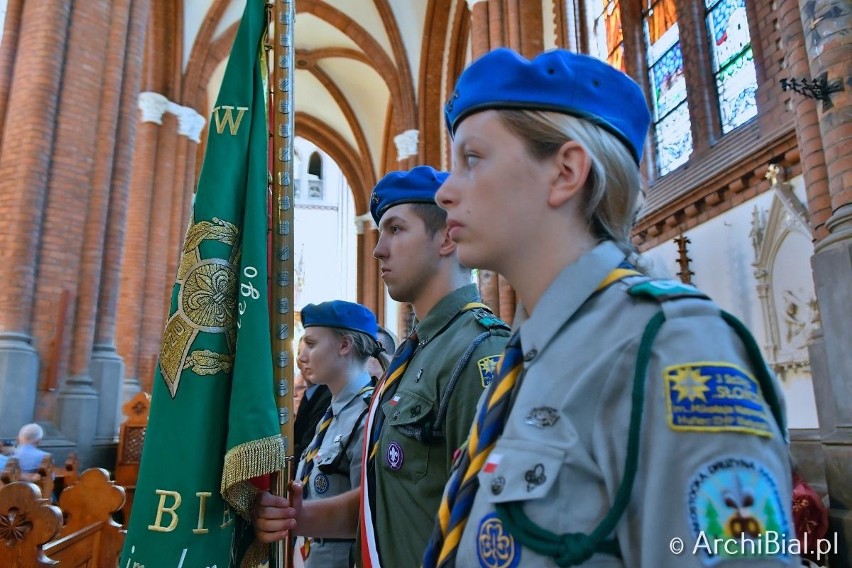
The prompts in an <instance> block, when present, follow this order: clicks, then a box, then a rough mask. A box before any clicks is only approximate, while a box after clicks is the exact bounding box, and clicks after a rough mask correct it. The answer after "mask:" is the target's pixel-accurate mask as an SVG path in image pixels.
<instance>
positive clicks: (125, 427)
mask: <svg viewBox="0 0 852 568" xmlns="http://www.w3.org/2000/svg"><path fill="white" fill-rule="evenodd" d="M150 408H151V395H150V394H148V393H145V392H138V393H136V395H135V396H134V397H133V398H131V399H130V400H128V401H127V402H125V403H124V404H123V405H122V407H121V411H122V412H123V413H124V415H125V416H127V418H126V419H125V420H124V422H123V423H122V424H121V428H120V429H119V432H118V452H116V457H115V482H116V483H117V484H119V485H121V486H122V487H124V491H125V494H126V499H125V501H124V508H123V509H122V513H123V522H124V525H125V526H127V524H128V523H129V522H130V509H131V507H133V495H134V493H135V492H136V478H137V477H139V462H140V461H142V445H143V444H144V442H145V432H146V430H147V428H148V411H149V410H150Z"/></svg>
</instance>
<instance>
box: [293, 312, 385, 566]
mask: <svg viewBox="0 0 852 568" xmlns="http://www.w3.org/2000/svg"><path fill="white" fill-rule="evenodd" d="M302 325H303V326H304V328H305V334H304V336H303V337H302V341H301V349H300V350H299V363H300V364H301V365H302V366H303V368H304V370H305V372H307V373H308V374H309V375H310V377H311V381H312V382H314V383H316V384H319V385H326V386H327V387H328V389H329V391H331V404H330V406H329V407H328V409H327V410H326V411H325V414H324V415H323V417H322V418H321V419H320V421H319V424H317V427H316V431H315V433H314V437H313V440H311V443H310V444H309V445H308V447H307V449H306V450H305V452H304V453H303V455H302V456H301V461H300V462H299V467H298V469H297V470H296V479H297V480H299V481H300V482H301V483H302V486H303V487H304V490H303V491H304V493H303V498H304V499H307V500H316V499H327V498H329V497H334V496H336V495H341V494H343V493H346V492H348V491H351V490H352V489H354V488H357V487H359V486H360V485H361V460H362V455H363V444H362V436H363V433H364V419H365V418H366V415H367V408H368V407H369V404H370V398H371V396H372V394H373V382H372V379H371V377H370V375H369V373H367V369H366V365H367V360H368V359H369V358H370V357H373V356H376V355H378V354H379V353H380V347H379V344H378V340H377V335H376V334H377V329H378V325H377V323H376V318H375V316H374V315H373V313H372V312H371V311H370V310H369V309H368V308H366V307H364V306H362V305H361V304H356V303H353V302H345V301H341V300H335V301H331V302H323V303H321V304H308V305H307V306H305V307H304V308H302ZM354 544H355V539H352V538H330V539H322V538H317V539H310V538H303V537H300V538H299V539H297V541H296V546H295V552H294V554H295V557H296V558H295V561H296V566H305V567H306V568H348V567H350V566H352V561H353V553H354V549H353V546H354ZM302 562H304V564H302Z"/></svg>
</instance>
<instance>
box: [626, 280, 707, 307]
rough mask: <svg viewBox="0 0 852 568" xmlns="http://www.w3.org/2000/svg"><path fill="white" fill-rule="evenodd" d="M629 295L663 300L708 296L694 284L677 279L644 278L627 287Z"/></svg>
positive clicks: (703, 297) (704, 297) (705, 297)
mask: <svg viewBox="0 0 852 568" xmlns="http://www.w3.org/2000/svg"><path fill="white" fill-rule="evenodd" d="M627 293H628V294H630V295H631V296H637V297H643V296H644V297H646V298H651V299H654V300H657V301H658V302H665V301H667V300H675V299H677V298H702V299H705V300H709V299H710V298H709V297H708V296H707V295H706V294H704V293H703V292H702V291H701V290H699V289H698V288H696V287H695V286H690V285H689V284H684V283H682V282H678V281H677V280H646V281H645V282H640V283H638V284H634V285H633V286H631V287H630V288H628V289H627Z"/></svg>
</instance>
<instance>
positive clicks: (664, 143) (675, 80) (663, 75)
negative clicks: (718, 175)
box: [643, 0, 692, 175]
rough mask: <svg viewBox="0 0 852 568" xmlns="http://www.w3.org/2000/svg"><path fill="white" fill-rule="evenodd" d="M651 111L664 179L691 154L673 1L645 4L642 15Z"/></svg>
mask: <svg viewBox="0 0 852 568" xmlns="http://www.w3.org/2000/svg"><path fill="white" fill-rule="evenodd" d="M643 20H644V24H645V43H646V45H647V48H648V69H649V74H650V82H651V87H652V89H653V94H652V102H653V107H654V143H655V146H656V149H657V171H658V172H659V174H660V175H665V174H667V173H669V172H670V171H672V170H673V169H675V168H677V167H678V166H680V165H681V164H683V163H685V162H686V161H687V160H688V159H689V155H690V154H691V153H692V130H691V128H690V118H689V107H688V106H687V103H686V79H685V78H684V74H683V53H682V52H681V49H680V33H679V31H678V26H677V13H676V11H675V6H674V0H649V2H648V8H647V9H646V10H645V11H644V12H643Z"/></svg>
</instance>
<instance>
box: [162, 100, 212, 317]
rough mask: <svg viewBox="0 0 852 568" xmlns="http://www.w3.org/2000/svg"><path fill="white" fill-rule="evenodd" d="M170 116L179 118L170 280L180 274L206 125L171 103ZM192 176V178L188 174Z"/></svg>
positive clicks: (167, 290)
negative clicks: (200, 148)
mask: <svg viewBox="0 0 852 568" xmlns="http://www.w3.org/2000/svg"><path fill="white" fill-rule="evenodd" d="M169 112H170V113H172V114H174V115H175V116H176V117H177V122H178V125H177V133H178V138H177V151H176V152H175V155H176V156H177V159H176V160H175V172H174V181H173V182H172V183H173V185H174V193H173V194H172V204H171V207H170V208H169V211H170V213H171V220H170V225H169V244H168V247H167V248H166V253H167V254H168V258H167V259H166V260H167V263H166V277H167V278H169V279H171V278H174V276H175V275H176V274H177V264H178V259H179V258H180V250H181V246H183V237H184V234H185V233H186V228H187V226H188V219H189V204H190V203H191V202H192V195H193V194H194V190H195V156H196V154H197V149H198V143H199V142H200V141H201V131H202V130H203V129H204V124H205V123H206V122H207V121H206V120H204V117H203V116H201V115H200V114H199V113H197V112H196V111H195V110H193V109H191V108H189V107H185V106H180V105H178V104H175V103H169ZM189 173H191V176H192V177H191V178H190V176H189V175H187V174H189ZM163 298H164V301H165V305H166V306H168V305H169V303H170V302H171V286H166V287H165V288H164V290H163Z"/></svg>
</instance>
